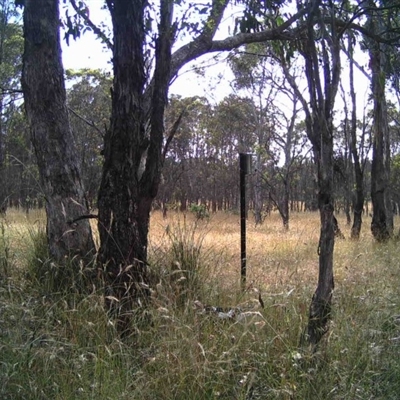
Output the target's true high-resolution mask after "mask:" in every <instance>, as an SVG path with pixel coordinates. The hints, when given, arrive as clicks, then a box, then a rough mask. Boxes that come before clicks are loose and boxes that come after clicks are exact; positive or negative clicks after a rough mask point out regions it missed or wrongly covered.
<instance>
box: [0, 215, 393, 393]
mask: <svg viewBox="0 0 400 400" xmlns="http://www.w3.org/2000/svg"><path fill="white" fill-rule="evenodd" d="M43 220H44V218H43V214H42V213H35V214H34V213H31V214H30V215H29V216H26V215H23V214H21V213H18V212H16V211H13V210H11V211H10V212H9V213H8V215H7V218H6V219H5V220H4V221H3V222H2V226H3V230H2V233H1V235H0V256H1V266H4V265H6V266H7V268H2V269H0V277H1V279H0V326H1V330H0V350H1V352H0V354H1V355H0V398H2V399H13V400H14V399H41V400H42V399H52V400H53V399H60V400H61V399H63V400H64V399H115V400H117V399H118V400H119V399H141V400H142V399H144V400H146V399H149V400H150V399H185V400H186V399H199V400H203V399H229V400H230V399H243V400H244V399H246V400H250V399H285V400H286V399H288V400H289V399H298V400H303V399H311V400H314V399H324V400H325V399H332V400H333V399H335V400H336V399H337V400H338V399H362V400H365V399H382V400H384V399H385V400H386V399H397V398H398V393H399V392H400V361H399V360H400V345H399V343H400V339H399V338H400V268H399V267H400V254H399V252H398V250H397V245H398V243H397V242H395V241H393V242H389V243H387V244H385V245H377V244H375V243H374V242H373V240H372V238H371V235H370V232H369V222H370V221H369V220H366V221H365V222H364V227H363V232H362V237H361V240H360V241H358V242H354V241H351V240H338V241H337V242H336V245H335V256H334V265H335V279H336V289H335V293H334V314H333V315H332V317H333V318H332V323H331V326H330V331H329V334H328V335H326V336H325V338H324V340H323V342H322V344H321V346H320V348H319V349H318V351H317V352H316V353H314V354H310V353H309V352H308V351H307V349H302V348H299V347H298V343H299V336H300V334H301V332H302V330H303V329H304V327H305V325H306V322H307V309H308V305H309V302H310V299H311V295H312V293H313V290H314V289H315V285H316V280H317V273H318V256H317V245H318V237H319V218H318V215H317V214H309V213H302V214H294V215H293V216H292V221H291V226H290V231H289V232H285V231H284V230H283V228H282V223H281V221H280V218H279V216H278V215H276V214H272V215H271V216H270V217H268V218H267V219H266V221H265V223H264V224H263V225H262V226H260V227H254V225H253V224H252V222H251V221H249V223H248V230H247V233H248V237H247V253H248V262H247V264H248V276H247V283H248V285H247V291H246V293H245V294H243V293H241V291H240V290H239V280H240V237H239V229H240V227H239V217H238V216H235V215H231V214H222V213H221V214H217V215H212V216H211V217H210V219H209V220H207V221H196V220H195V219H194V217H193V216H192V215H187V216H186V217H184V216H183V215H179V214H170V215H169V217H168V219H166V220H163V219H162V216H161V214H160V213H158V212H155V213H153V215H152V219H151V232H150V248H149V259H150V264H151V267H152V270H153V272H154V273H155V274H156V276H157V279H158V280H157V282H158V284H157V288H156V290H155V292H154V293H153V297H154V304H153V307H151V308H150V309H149V310H148V313H149V314H150V317H151V318H150V319H149V320H150V321H151V324H143V323H142V322H137V321H136V322H135V321H133V323H132V332H133V333H132V335H131V336H129V337H127V338H124V339H123V340H121V338H120V337H119V336H118V334H117V332H115V329H114V326H113V321H112V320H110V319H109V318H108V316H107V314H106V313H105V312H104V310H103V308H102V302H101V299H102V291H101V289H100V290H99V291H98V292H94V293H92V294H90V295H84V296H82V295H79V294H76V293H70V294H69V293H46V292H43V288H40V287H38V286H37V285H38V283H37V282H31V281H29V280H27V277H26V274H24V271H26V270H27V269H28V268H29V265H28V264H29V262H30V261H29V260H31V259H32V258H31V256H32V241H33V240H35V232H36V231H37V228H38V227H39V226H43ZM339 224H340V226H341V228H342V231H343V232H344V233H345V235H346V236H347V237H349V227H347V226H346V225H345V221H344V219H342V218H341V216H339ZM396 224H397V225H398V221H396ZM190 274H191V275H190ZM189 278H190V279H189ZM258 292H261V294H262V298H263V300H264V303H265V308H264V309H260V308H259V307H258V306H259V305H258V302H257V295H258ZM196 299H198V300H201V301H202V302H203V303H210V304H213V305H220V306H237V305H240V306H242V307H252V309H254V310H258V311H260V315H259V316H258V317H257V318H254V319H253V318H250V319H248V320H245V321H244V322H237V321H235V320H232V321H227V320H219V319H218V318H217V317H216V316H215V315H206V314H201V313H199V312H198V311H196V309H195V308H194V307H193V301H194V300H196Z"/></svg>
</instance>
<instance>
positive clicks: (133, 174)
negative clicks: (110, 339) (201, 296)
mask: <svg viewBox="0 0 400 400" xmlns="http://www.w3.org/2000/svg"><path fill="white" fill-rule="evenodd" d="M145 3H146V1H145V0H138V1H136V2H128V1H126V0H114V1H111V0H107V4H108V7H109V10H110V13H111V16H112V23H113V30H114V48H113V65H114V82H113V92H112V115H111V124H110V129H109V131H108V132H107V134H106V136H105V140H104V166H103V173H102V180H101V186H100V190H99V198H98V207H99V234H100V243H101V244H100V250H99V257H98V261H99V265H100V266H101V267H102V268H104V270H105V272H106V282H107V289H106V290H107V294H108V296H107V300H108V301H107V303H108V307H109V309H111V310H113V311H116V313H117V316H118V318H119V322H120V324H121V326H120V328H122V329H126V328H127V326H126V323H127V322H128V320H129V312H130V311H131V310H133V309H134V308H136V307H137V306H140V305H142V304H145V303H146V301H147V299H148V296H149V290H148V286H147V285H148V271H147V265H146V263H147V244H148V239H147V235H148V231H149V220H150V210H151V204H152V201H153V199H154V198H155V196H156V194H157V189H158V186H159V183H160V179H161V167H162V142H163V133H164V126H163V120H164V109H165V105H166V101H167V93H168V85H169V75H170V74H169V66H170V57H171V54H170V49H171V45H170V40H171V32H170V29H169V27H170V23H171V21H170V19H171V15H170V11H171V8H170V6H172V2H169V1H168V0H166V1H162V2H161V16H160V25H159V29H160V36H159V38H158V39H157V42H156V67H155V72H154V89H153V93H152V101H151V103H152V108H151V110H150V115H147V113H145V112H144V111H143V110H144V108H145V96H144V92H145V85H146V65H145V62H146V60H145V58H144V51H143V50H144V42H145V26H144V19H145V18H144V9H145ZM149 122H150V124H149V125H147V123H149Z"/></svg>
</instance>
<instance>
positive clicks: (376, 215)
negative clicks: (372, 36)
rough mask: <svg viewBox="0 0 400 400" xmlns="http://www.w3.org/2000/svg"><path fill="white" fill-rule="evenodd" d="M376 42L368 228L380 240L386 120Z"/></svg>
mask: <svg viewBox="0 0 400 400" xmlns="http://www.w3.org/2000/svg"><path fill="white" fill-rule="evenodd" d="M381 56H382V55H381V51H380V45H379V43H377V42H373V44H372V46H371V50H370V65H371V70H372V95H373V99H374V122H373V133H374V137H373V145H372V164H371V200H372V207H373V215H372V222H371V231H372V234H373V236H374V238H375V239H376V240H377V241H379V242H381V241H386V240H387V239H388V238H389V237H390V232H389V227H388V224H387V222H388V221H387V209H386V196H387V195H386V191H387V187H388V179H387V172H386V168H385V167H386V165H385V139H386V138H387V133H386V131H385V130H386V129H388V126H387V119H386V115H385V109H386V108H385V75H384V72H383V70H382V65H381V61H382V60H381Z"/></svg>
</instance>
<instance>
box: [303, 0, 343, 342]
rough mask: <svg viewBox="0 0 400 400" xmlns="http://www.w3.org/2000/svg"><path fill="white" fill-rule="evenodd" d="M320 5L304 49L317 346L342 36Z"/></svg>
mask: <svg viewBox="0 0 400 400" xmlns="http://www.w3.org/2000/svg"><path fill="white" fill-rule="evenodd" d="M320 5H321V2H320V1H315V2H313V8H312V10H311V12H310V14H309V15H308V39H307V41H306V43H305V47H304V49H303V57H304V59H305V67H306V76H307V82H308V90H309V95H310V106H311V107H310V108H311V110H310V111H308V112H307V111H306V126H307V135H308V137H309V139H310V141H311V143H312V145H313V152H314V158H315V161H316V164H317V170H318V208H319V212H320V219H321V233H320V240H319V252H318V253H319V274H318V284H317V288H316V290H315V293H314V295H313V298H312V301H311V304H310V309H309V322H308V326H307V335H306V339H307V341H308V343H310V344H311V345H314V346H315V345H316V344H318V342H319V341H320V340H321V338H322V336H323V334H324V333H325V332H326V331H327V329H328V321H329V320H330V318H331V301H332V292H333V289H334V278H333V250H334V243H335V217H334V215H333V210H334V200H333V167H334V165H333V108H334V102H335V97H336V94H337V90H338V85H339V77H340V47H339V34H338V32H337V28H336V27H335V24H334V23H332V24H331V25H330V27H329V32H328V27H327V26H326V25H325V24H324V22H323V21H322V20H321V19H320V18H321V14H320V12H319V7H320ZM332 12H333V10H332ZM315 18H316V19H317V20H318V21H319V23H320V24H321V26H322V29H321V30H322V32H323V34H322V40H321V42H320V43H321V44H320V45H321V56H320V57H321V58H322V65H323V73H322V74H321V75H322V77H321V76H320V69H319V55H318V51H317V47H316V42H315V33H314V20H315ZM322 80H323V84H322ZM307 109H308V108H307Z"/></svg>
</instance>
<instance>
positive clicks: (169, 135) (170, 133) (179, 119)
mask: <svg viewBox="0 0 400 400" xmlns="http://www.w3.org/2000/svg"><path fill="white" fill-rule="evenodd" d="M185 114H186V108H185V109H183V110H182V112H181V113H180V114H179V116H178V118H177V119H176V121H175V122H174V124H173V125H172V128H171V130H170V131H169V133H168V138H167V141H166V142H165V146H164V150H163V155H162V158H163V160H165V156H166V155H167V151H168V147H169V145H170V144H171V142H172V139H173V138H174V136H175V133H176V131H177V130H178V128H179V125H180V124H181V121H182V118H183V116H184V115H185Z"/></svg>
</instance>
